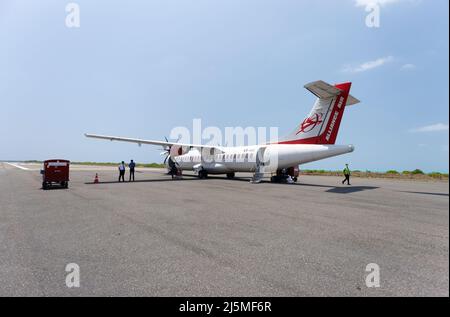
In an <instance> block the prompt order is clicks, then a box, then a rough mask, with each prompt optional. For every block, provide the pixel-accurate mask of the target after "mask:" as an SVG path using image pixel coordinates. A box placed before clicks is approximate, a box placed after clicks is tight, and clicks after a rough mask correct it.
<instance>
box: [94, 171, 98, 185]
mask: <svg viewBox="0 0 450 317" xmlns="http://www.w3.org/2000/svg"><path fill="white" fill-rule="evenodd" d="M94 184H98V174H97V173H95V179H94Z"/></svg>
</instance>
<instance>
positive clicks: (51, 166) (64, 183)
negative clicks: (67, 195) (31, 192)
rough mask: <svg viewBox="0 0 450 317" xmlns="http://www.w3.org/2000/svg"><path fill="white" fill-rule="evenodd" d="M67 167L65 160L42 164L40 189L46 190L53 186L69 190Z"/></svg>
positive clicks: (67, 162)
mask: <svg viewBox="0 0 450 317" xmlns="http://www.w3.org/2000/svg"><path fill="white" fill-rule="evenodd" d="M69 166H70V161H67V160H47V161H45V162H44V169H43V170H41V174H42V189H48V188H50V187H51V186H53V185H56V184H57V185H59V186H61V187H62V188H69Z"/></svg>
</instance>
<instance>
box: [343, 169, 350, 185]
mask: <svg viewBox="0 0 450 317" xmlns="http://www.w3.org/2000/svg"><path fill="white" fill-rule="evenodd" d="M350 175H351V172H350V169H349V168H348V164H345V168H344V176H345V179H344V180H343V181H342V184H345V182H347V184H348V185H350Z"/></svg>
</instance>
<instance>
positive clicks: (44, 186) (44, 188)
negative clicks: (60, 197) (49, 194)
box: [42, 182, 48, 190]
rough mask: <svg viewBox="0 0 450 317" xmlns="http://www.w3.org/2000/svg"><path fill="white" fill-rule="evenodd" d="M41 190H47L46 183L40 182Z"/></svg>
mask: <svg viewBox="0 0 450 317" xmlns="http://www.w3.org/2000/svg"><path fill="white" fill-rule="evenodd" d="M42 189H43V190H46V189H48V186H47V183H46V182H42Z"/></svg>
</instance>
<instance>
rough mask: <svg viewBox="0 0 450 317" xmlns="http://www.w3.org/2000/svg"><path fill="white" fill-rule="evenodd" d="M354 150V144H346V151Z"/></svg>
mask: <svg viewBox="0 0 450 317" xmlns="http://www.w3.org/2000/svg"><path fill="white" fill-rule="evenodd" d="M354 150H355V146H354V145H353V144H350V145H349V146H348V152H349V153H351V152H353V151H354Z"/></svg>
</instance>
